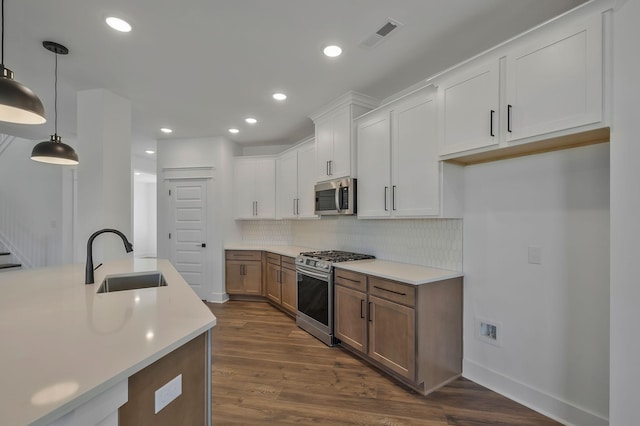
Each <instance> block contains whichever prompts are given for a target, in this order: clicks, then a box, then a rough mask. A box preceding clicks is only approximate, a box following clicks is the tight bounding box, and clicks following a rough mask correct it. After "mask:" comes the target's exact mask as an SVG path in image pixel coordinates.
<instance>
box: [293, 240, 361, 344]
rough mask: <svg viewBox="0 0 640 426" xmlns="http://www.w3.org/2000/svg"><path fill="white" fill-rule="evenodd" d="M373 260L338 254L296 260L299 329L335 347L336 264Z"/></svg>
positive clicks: (314, 254)
mask: <svg viewBox="0 0 640 426" xmlns="http://www.w3.org/2000/svg"><path fill="white" fill-rule="evenodd" d="M373 258H374V256H370V255H367V254H359V253H349V252H344V251H336V250H328V251H313V252H306V253H300V255H299V256H298V257H296V272H297V273H296V275H297V279H298V312H297V314H296V324H297V325H298V327H300V328H302V329H303V330H306V331H307V332H309V333H311V334H312V335H313V336H315V337H317V338H318V339H319V340H321V341H322V342H324V343H325V344H327V345H329V346H333V345H334V344H335V339H334V337H333V264H334V263H338V262H348V261H351V260H363V259H373Z"/></svg>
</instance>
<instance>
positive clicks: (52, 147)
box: [31, 41, 78, 166]
mask: <svg viewBox="0 0 640 426" xmlns="http://www.w3.org/2000/svg"><path fill="white" fill-rule="evenodd" d="M42 45H43V46H44V48H45V49H47V50H49V51H51V52H53V53H55V54H56V69H55V86H54V114H53V117H54V129H55V130H54V133H53V135H51V139H50V140H48V141H44V142H40V143H39V144H37V145H36V146H34V147H33V151H31V159H32V160H35V161H40V162H42V163H51V164H62V165H64V166H74V165H76V164H78V154H76V152H75V151H74V149H73V148H71V147H70V146H69V145H67V144H66V143H63V142H62V138H61V137H60V136H58V55H66V54H67V53H69V49H67V48H66V47H64V46H63V45H61V44H58V43H55V42H53V41H43V42H42Z"/></svg>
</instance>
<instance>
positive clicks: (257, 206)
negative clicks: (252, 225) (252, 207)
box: [256, 201, 258, 216]
mask: <svg viewBox="0 0 640 426" xmlns="http://www.w3.org/2000/svg"><path fill="white" fill-rule="evenodd" d="M256 216H258V202H257V201H256Z"/></svg>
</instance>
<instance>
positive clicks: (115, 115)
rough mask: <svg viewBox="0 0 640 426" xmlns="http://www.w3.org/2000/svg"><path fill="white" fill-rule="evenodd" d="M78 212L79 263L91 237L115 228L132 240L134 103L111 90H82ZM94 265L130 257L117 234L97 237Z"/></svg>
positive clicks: (79, 105) (80, 100) (79, 129)
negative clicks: (132, 127)
mask: <svg viewBox="0 0 640 426" xmlns="http://www.w3.org/2000/svg"><path fill="white" fill-rule="evenodd" d="M78 156H79V158H80V164H79V165H78V211H77V228H76V229H77V232H76V256H75V258H76V261H80V262H82V261H84V259H85V256H86V245H87V240H88V238H89V236H90V235H91V234H92V233H93V232H95V231H97V230H99V229H102V228H115V229H117V230H119V231H121V232H122V233H124V234H125V235H126V236H127V238H128V239H129V241H133V233H132V229H133V226H132V222H133V219H132V216H133V215H132V201H131V200H132V197H131V193H132V189H131V187H132V179H131V174H132V170H131V103H130V102H129V101H128V100H127V99H124V98H121V97H119V96H117V95H115V94H113V93H111V92H109V91H107V90H104V89H95V90H85V91H81V92H78ZM93 246H94V265H98V263H100V262H102V261H105V260H111V259H117V258H122V257H124V256H127V254H126V252H125V250H124V246H123V244H122V240H121V239H120V238H119V237H117V236H116V235H114V234H103V235H101V236H99V237H98V239H96V241H95V242H94V244H93Z"/></svg>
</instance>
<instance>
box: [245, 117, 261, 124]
mask: <svg viewBox="0 0 640 426" xmlns="http://www.w3.org/2000/svg"><path fill="white" fill-rule="evenodd" d="M244 121H246V122H247V123H249V124H256V123H257V122H258V120H256V119H255V118H252V117H247V118H245V119H244Z"/></svg>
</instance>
